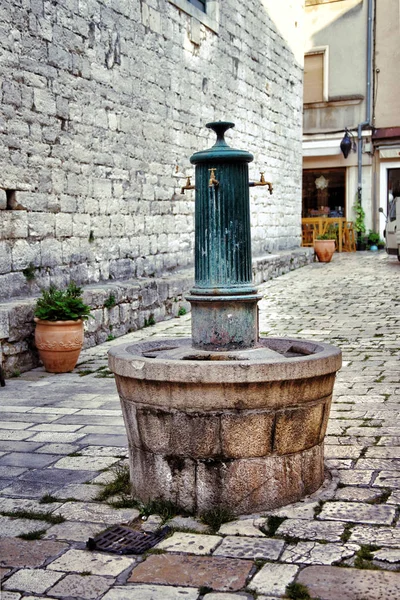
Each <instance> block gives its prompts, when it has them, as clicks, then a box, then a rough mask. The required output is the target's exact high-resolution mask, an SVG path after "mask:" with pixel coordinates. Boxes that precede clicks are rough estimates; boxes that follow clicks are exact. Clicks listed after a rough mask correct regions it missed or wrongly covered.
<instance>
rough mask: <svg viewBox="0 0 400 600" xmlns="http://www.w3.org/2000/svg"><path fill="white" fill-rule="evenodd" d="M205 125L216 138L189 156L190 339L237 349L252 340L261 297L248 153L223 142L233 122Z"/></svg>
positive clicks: (206, 347)
mask: <svg viewBox="0 0 400 600" xmlns="http://www.w3.org/2000/svg"><path fill="white" fill-rule="evenodd" d="M207 127H208V128H210V129H212V130H213V131H215V133H216V134H217V141H216V143H215V144H214V146H213V147H212V148H210V149H209V150H203V151H201V152H196V153H195V154H193V156H192V157H191V158H190V162H191V163H193V164H194V165H196V171H195V178H196V185H195V286H194V288H193V289H192V290H191V291H190V296H188V298H187V299H188V300H189V301H190V303H191V305H192V345H193V347H194V348H198V349H202V350H212V351H218V350H220V351H226V350H239V349H240V350H242V349H246V348H252V347H254V346H255V345H256V344H257V341H258V309H257V303H258V301H259V299H260V298H261V296H259V295H258V294H257V289H256V288H255V287H254V286H253V284H252V260H251V237H250V236H251V232H250V205H249V171H248V163H249V162H251V161H252V160H253V155H252V154H250V153H249V152H246V151H244V150H236V149H234V148H231V147H230V146H228V144H227V143H226V141H225V139H224V134H225V131H226V130H227V129H229V128H231V127H234V123H229V122H225V121H218V122H215V123H208V124H207ZM265 184H266V183H265ZM262 185H264V183H262ZM271 189H272V188H270V190H271Z"/></svg>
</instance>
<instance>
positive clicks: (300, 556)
mask: <svg viewBox="0 0 400 600" xmlns="http://www.w3.org/2000/svg"><path fill="white" fill-rule="evenodd" d="M359 549H360V546H359V545H358V544H338V543H336V544H321V543H318V542H299V543H298V544H290V545H288V546H287V548H286V549H285V551H284V553H283V554H282V556H281V561H282V562H286V563H296V564H304V565H331V564H333V563H338V562H340V561H342V560H344V559H348V558H352V557H353V556H354V555H355V553H356V552H357V551H358V550H359Z"/></svg>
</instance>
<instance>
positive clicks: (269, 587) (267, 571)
mask: <svg viewBox="0 0 400 600" xmlns="http://www.w3.org/2000/svg"><path fill="white" fill-rule="evenodd" d="M298 570H299V569H298V567H297V566H295V565H280V564H277V563H267V564H265V565H264V566H263V567H262V568H261V570H260V571H259V572H258V573H257V574H256V575H255V576H254V577H253V579H252V580H251V582H250V583H249V586H248V587H249V589H250V590H253V591H255V592H257V593H258V594H267V595H273V594H275V595H283V594H284V593H285V589H286V586H287V585H289V583H291V582H292V581H293V580H294V578H295V575H296V574H297V572H298Z"/></svg>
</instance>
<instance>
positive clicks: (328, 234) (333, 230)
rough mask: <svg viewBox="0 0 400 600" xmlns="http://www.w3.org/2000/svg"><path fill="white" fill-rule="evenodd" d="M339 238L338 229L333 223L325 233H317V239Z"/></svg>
mask: <svg viewBox="0 0 400 600" xmlns="http://www.w3.org/2000/svg"><path fill="white" fill-rule="evenodd" d="M336 238H337V230H336V228H335V227H334V226H333V225H330V226H329V227H328V228H327V229H326V231H325V233H321V234H320V235H317V237H316V239H317V240H336Z"/></svg>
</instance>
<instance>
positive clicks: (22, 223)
mask: <svg viewBox="0 0 400 600" xmlns="http://www.w3.org/2000/svg"><path fill="white" fill-rule="evenodd" d="M0 235H1V238H2V239H4V240H14V239H18V238H26V237H28V216H27V213H26V212H25V211H22V210H19V211H12V212H11V211H6V212H3V213H2V214H1V220H0Z"/></svg>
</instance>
